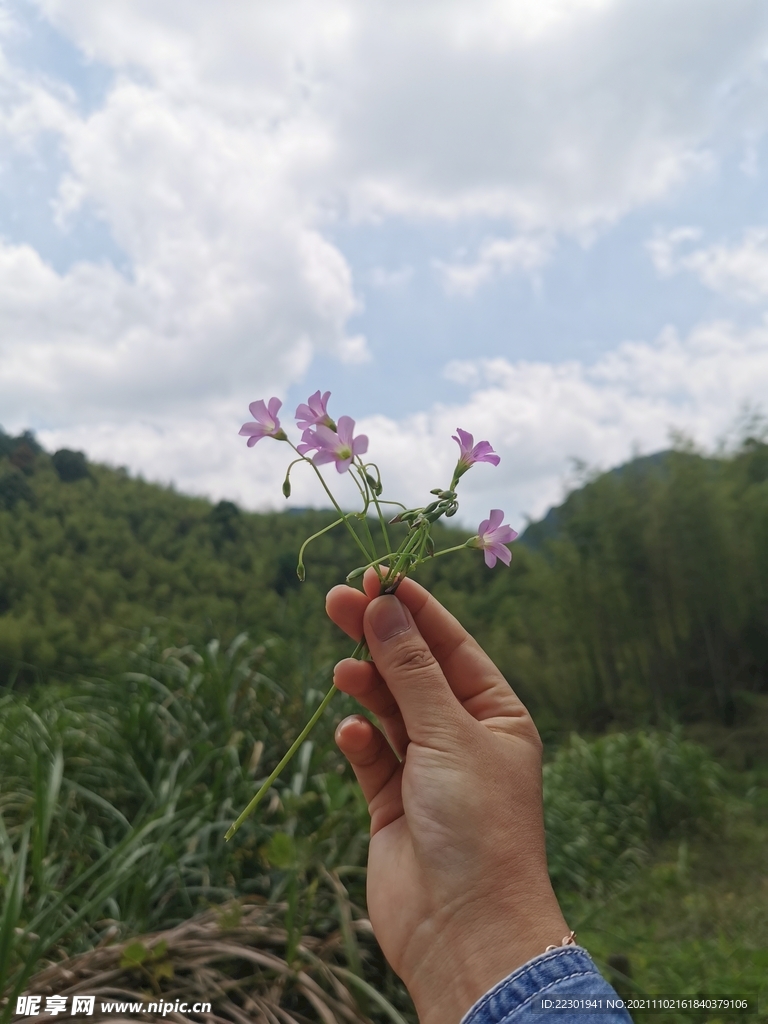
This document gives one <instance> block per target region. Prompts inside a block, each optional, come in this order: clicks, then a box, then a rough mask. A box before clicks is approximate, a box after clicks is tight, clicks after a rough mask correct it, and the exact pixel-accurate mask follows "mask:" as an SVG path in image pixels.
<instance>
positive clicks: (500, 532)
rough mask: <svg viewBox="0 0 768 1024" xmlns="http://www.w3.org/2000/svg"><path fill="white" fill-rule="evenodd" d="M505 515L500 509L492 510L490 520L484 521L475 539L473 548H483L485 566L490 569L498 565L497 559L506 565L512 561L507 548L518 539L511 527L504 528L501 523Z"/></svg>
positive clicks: (510, 553) (472, 544)
mask: <svg viewBox="0 0 768 1024" xmlns="http://www.w3.org/2000/svg"><path fill="white" fill-rule="evenodd" d="M503 518H504V513H503V512H502V511H501V509H500V508H493V509H491V515H490V518H489V519H484V520H483V521H482V523H480V525H479V526H478V528H477V537H475V538H473V539H474V543H472V542H470V543H471V546H472V547H475V548H482V549H483V551H484V553H485V564H486V565H487V566H488V568H489V569H492V568H493V567H494V565H496V559H497V558H500V559H501V560H502V562H503V563H504V565H509V563H510V562H511V561H512V552H511V551H510V550H509V548H508V547H507V544H511V543H512V541H513V540H514V539H515V537H517V533H516V531H515V530H513V529H512V527H511V526H502V525H501V521H502V519H503Z"/></svg>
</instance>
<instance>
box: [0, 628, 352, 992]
mask: <svg viewBox="0 0 768 1024" xmlns="http://www.w3.org/2000/svg"><path fill="white" fill-rule="evenodd" d="M266 654H267V652H266V650H265V649H264V647H259V646H254V645H253V644H251V643H249V642H248V641H247V640H246V639H245V637H242V636H241V637H238V638H236V640H235V641H234V642H233V643H232V644H231V645H230V647H229V648H228V649H227V650H222V649H221V648H220V647H219V645H218V642H217V641H213V642H212V643H210V644H208V645H207V646H205V647H204V648H203V649H202V650H199V651H196V650H194V649H192V648H191V647H187V648H184V649H181V650H179V649H174V648H166V649H163V648H162V646H161V645H160V643H159V641H158V640H157V639H156V638H153V637H149V636H147V637H145V640H144V642H143V643H142V644H141V645H140V647H139V649H138V651H137V652H136V655H135V657H134V659H133V661H132V664H131V666H130V670H129V671H127V672H121V673H118V674H116V675H115V676H114V677H112V678H104V679H101V680H98V681H82V682H81V683H79V684H78V686H77V687H76V688H72V689H70V690H67V689H61V688H57V687H52V686H47V687H42V688H40V689H39V690H38V691H37V692H36V693H35V694H34V695H33V697H32V698H26V697H24V696H23V695H19V696H16V695H14V694H8V695H6V696H5V697H4V698H3V699H2V704H1V705H0V778H2V780H3V789H2V795H0V870H2V872H3V878H2V879H1V880H2V882H3V883H4V886H3V887H4V889H5V897H4V906H3V910H2V917H1V918H0V991H3V990H5V991H7V992H9V993H10V994H11V996H13V995H14V994H15V993H17V992H19V991H21V990H22V989H23V985H24V981H25V979H26V978H27V977H28V976H29V974H30V973H31V971H32V970H33V969H34V968H35V966H36V965H37V964H38V963H39V962H40V960H41V959H42V958H52V959H57V958H60V957H61V954H62V952H63V951H64V950H66V951H67V952H73V951H76V950H78V949H85V948H89V947H90V946H93V945H96V944H97V943H98V942H99V941H102V940H103V939H104V937H105V935H107V936H108V937H109V936H112V937H114V936H116V935H123V934H128V935H130V934H135V933H140V932H145V931H149V930H152V929H155V928H159V927H161V926H165V927H167V926H169V925H172V924H175V923H178V922H179V921H182V920H184V919H186V918H188V917H189V916H190V915H191V914H193V913H194V912H195V911H196V910H199V909H200V908H204V907H205V906H207V905H209V904H210V903H211V902H215V903H220V902H222V901H225V900H227V899H229V898H231V897H233V896H235V895H249V896H254V895H255V896H260V897H261V898H263V899H269V900H270V901H273V902H274V901H276V900H278V899H280V898H281V897H282V898H284V899H286V900H287V902H288V905H289V908H290V911H291V913H290V915H289V919H288V922H287V925H288V933H289V947H288V951H289V953H290V952H291V950H295V949H296V944H297V942H298V939H299V937H300V935H301V934H302V931H303V929H304V928H305V927H307V925H308V924H310V923H311V926H312V928H313V930H314V934H321V935H322V934H325V933H328V932H329V931H332V930H333V929H334V928H339V927H341V928H342V931H344V927H343V926H342V925H341V924H340V923H339V915H340V913H341V911H340V902H341V901H340V898H339V885H341V881H340V879H341V877H342V876H343V875H344V873H345V871H348V870H350V869H352V877H353V881H354V880H355V878H359V872H358V875H355V870H354V869H359V866H360V865H361V864H363V863H364V861H365V855H366V849H367V820H366V811H365V806H364V803H363V802H362V798H361V796H360V794H359V791H358V789H357V787H356V786H354V785H352V784H350V783H348V782H346V781H345V780H344V779H343V778H342V777H341V776H340V774H339V772H338V770H337V769H338V768H339V767H340V761H339V755H338V754H337V752H336V750H335V746H334V745H333V742H332V738H331V737H332V729H333V727H334V723H333V722H330V721H328V722H326V723H324V724H323V726H321V727H320V728H319V729H318V737H317V738H318V741H322V743H323V744H324V745H323V746H322V748H321V749H319V750H314V749H313V748H312V746H311V745H309V744H308V745H306V746H305V747H304V749H303V752H302V753H303V756H301V757H300V765H299V770H298V771H297V773H296V774H295V775H294V777H293V779H292V780H291V783H290V785H288V786H286V787H285V788H284V789H283V790H282V791H281V792H279V793H278V792H277V791H274V792H273V798H272V802H271V804H270V805H269V807H268V808H267V809H266V810H265V811H264V812H263V813H262V814H261V815H260V816H259V818H258V819H255V820H254V821H252V822H250V823H249V824H248V826H247V827H244V828H243V830H242V833H241V836H240V837H239V841H238V843H237V844H225V843H224V832H225V830H226V828H227V827H228V825H229V824H230V823H231V821H232V818H233V817H234V814H235V808H236V807H238V806H239V805H240V804H242V803H243V802H244V801H245V800H246V799H247V798H248V797H249V796H250V794H251V793H252V792H253V788H254V786H255V785H256V782H257V779H258V777H259V774H260V773H261V772H262V771H266V770H268V769H269V768H270V767H271V766H272V765H273V764H274V763H275V762H276V760H277V759H278V758H279V756H280V754H281V753H282V750H283V748H284V745H285V742H286V739H290V737H291V735H292V733H295V732H296V731H298V727H299V725H300V723H301V722H302V721H303V719H304V717H305V715H306V711H307V708H311V707H312V705H313V703H314V702H315V701H316V700H317V699H318V697H319V694H318V693H317V692H316V691H315V690H313V689H312V688H311V687H307V688H306V689H305V690H304V691H303V692H293V693H287V692H285V691H284V690H283V689H282V688H281V687H279V686H277V685H276V684H275V683H273V682H272V681H271V680H270V679H269V678H268V677H267V676H265V675H264V674H263V673H262V672H261V670H260V669H261V663H262V662H263V661H264V660H265V656H266ZM344 706H345V705H344V700H340V701H339V707H338V709H337V710H338V711H339V712H342V711H343V710H344ZM337 721H338V719H337ZM342 770H343V766H342ZM286 850H287V851H288V852H287V854H286V853H285V851H286ZM280 851H282V853H281V852H280ZM333 872H335V877H336V883H337V884H334V883H333V880H331V881H329V873H333ZM357 888H358V890H359V882H358V887H357ZM356 900H357V901H358V903H359V902H360V901H361V900H362V891H361V890H359V891H358V892H357V893H356ZM348 904H349V901H347V904H345V906H347V909H346V910H345V911H344V913H345V914H348V913H349V912H350V911H349V909H348ZM355 906H357V903H356V904H355ZM355 913H356V914H357V915H358V917H360V916H362V915H363V911H362V910H360V909H359V908H358V909H356V910H355ZM345 924H346V921H345V922H344V925H345ZM345 937H346V939H348V940H349V941H348V942H347V944H346V947H345V948H347V951H348V955H349V959H348V961H347V962H348V964H351V965H352V966H354V965H355V963H356V956H357V960H358V961H359V955H358V954H356V952H355V950H356V947H355V944H354V937H353V934H352V932H350V931H349V930H348V929H347V932H346V936H345Z"/></svg>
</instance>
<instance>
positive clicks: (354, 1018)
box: [26, 902, 405, 1024]
mask: <svg viewBox="0 0 768 1024" xmlns="http://www.w3.org/2000/svg"><path fill="white" fill-rule="evenodd" d="M284 915H285V906H283V905H280V904H278V905H266V904H264V903H261V902H233V903H230V904H228V905H226V906H223V907H218V908H215V909H214V910H210V911H208V912H206V913H204V914H201V915H199V916H197V917H194V918H192V919H191V920H189V921H186V922H184V923H183V924H181V925H179V926H177V927H176V928H172V929H169V930H167V931H161V932H156V933H154V934H152V935H146V936H143V937H141V938H140V939H132V940H130V941H127V942H122V943H119V944H117V943H116V944H115V945H103V946H101V947H100V948H97V949H94V950H91V951H90V952H87V953H82V954H80V955H79V956H75V957H72V958H70V959H68V960H66V961H64V962H63V963H59V964H53V965H51V966H49V967H46V968H45V969H44V970H42V971H40V972H38V973H37V974H36V975H34V976H33V977H32V978H31V979H30V981H29V983H28V985H27V986H26V992H27V993H28V994H32V995H40V996H49V995H61V996H68V997H69V998H68V1000H67V1009H68V1010H70V1009H71V1006H72V1000H71V997H72V996H74V995H88V996H95V997H96V1006H95V1011H94V1015H93V1016H90V1017H83V1019H85V1020H89V1021H96V1020H108V1021H109V1022H110V1024H119V1022H120V1021H121V1020H142V1021H145V1022H146V1021H160V1020H165V1021H176V1022H179V1024H183V1022H187V1021H190V1022H192V1021H195V1022H199V1021H206V1022H211V1024H213V1022H216V1024H218V1022H222V1024H309V1022H311V1024H370V1018H369V1017H368V1016H366V1015H365V1013H364V1012H363V1010H362V1009H361V1005H360V1004H361V1001H364V1000H365V999H366V998H367V999H368V1000H370V1002H374V1003H376V1004H378V1005H377V1010H378V1011H379V1013H381V1012H382V1011H383V1012H384V1013H385V1014H386V1016H387V1017H388V1018H389V1019H390V1020H392V1021H393V1022H401V1024H405V1022H404V1021H403V1018H402V1017H401V1016H400V1015H399V1014H398V1013H397V1011H396V1010H395V1009H394V1007H391V1006H389V1004H386V1006H385V1005H384V1004H385V1003H386V1000H384V999H383V997H382V996H380V995H378V994H377V993H375V992H374V991H373V990H372V989H371V988H370V986H368V985H367V984H366V983H365V982H363V981H361V980H360V979H359V978H356V977H355V976H354V975H353V974H352V972H350V971H349V970H348V969H346V968H344V967H342V966H340V965H339V963H338V962H337V961H339V960H342V959H343V956H341V955H337V954H340V953H341V952H342V947H343V937H342V935H341V933H340V932H339V931H336V932H334V933H333V934H331V935H329V936H328V937H327V938H325V939H320V938H317V937H314V936H311V935H305V936H303V937H302V939H301V942H300V943H299V944H298V947H297V950H296V956H295V958H294V962H293V963H291V964H289V963H288V962H286V960H285V952H286V943H287V934H286V931H285V929H284V928H281V927H279V926H278V924H277V922H278V921H280V920H282V918H283V917H284ZM351 925H352V927H353V928H354V930H355V931H356V933H357V934H358V935H359V936H360V938H363V937H364V936H370V935H371V926H370V922H369V921H367V920H365V919H364V920H357V921H354V922H351ZM355 991H357V993H358V996H357V998H356V996H355V994H354V993H355ZM361 994H362V1000H361V998H360V995H361ZM176 1000H179V1001H184V1002H186V1003H187V1004H193V1003H195V1002H210V1003H211V1004H212V1010H211V1012H210V1013H199V1014H191V1013H181V1012H174V1011H170V1012H168V1013H167V1014H166V1015H165V1016H164V1015H163V1014H162V1012H154V1011H153V1012H152V1013H150V1012H142V1013H138V1014H137V1013H130V1012H128V1013H122V1014H121V1013H117V1012H112V1013H106V1012H105V1011H103V1010H102V1008H101V1003H102V1002H106V1001H112V1002H114V1001H125V1002H139V1001H143V1002H144V1005H145V1006H146V1005H147V1004H148V1003H149V1002H158V1001H161V1002H167V1003H173V1004H174V1005H175V1003H176ZM44 1006H45V1002H44V1001H43V1004H42V1007H44ZM56 1020H58V1017H56V1016H54V1015H49V1014H45V1013H41V1014H40V1015H39V1016H38V1017H36V1021H37V1022H38V1024H49V1022H54V1021H56Z"/></svg>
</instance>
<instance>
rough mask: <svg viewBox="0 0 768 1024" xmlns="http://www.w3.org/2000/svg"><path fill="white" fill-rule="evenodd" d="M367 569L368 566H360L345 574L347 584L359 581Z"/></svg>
mask: <svg viewBox="0 0 768 1024" xmlns="http://www.w3.org/2000/svg"><path fill="white" fill-rule="evenodd" d="M368 568H369V566H367V565H361V566H360V567H359V568H357V569H353V570H352V572H350V573H348V574H347V583H351V582H352V580H356V579H359V578H360V576H362V575H363V574H364V573H365V571H366V570H367V569H368Z"/></svg>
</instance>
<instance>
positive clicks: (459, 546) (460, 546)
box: [424, 537, 474, 561]
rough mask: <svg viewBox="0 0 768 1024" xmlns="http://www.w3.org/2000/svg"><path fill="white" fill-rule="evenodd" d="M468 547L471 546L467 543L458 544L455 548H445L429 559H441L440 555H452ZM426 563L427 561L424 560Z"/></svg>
mask: <svg viewBox="0 0 768 1024" xmlns="http://www.w3.org/2000/svg"><path fill="white" fill-rule="evenodd" d="M470 539H471V540H474V537H472V538H470ZM468 546H469V545H468V544H467V543H466V542H465V543H464V544H457V545H456V547H454V548H443V550H442V551H436V552H435V553H434V555H430V556H429V557H430V558H439V557H440V555H448V554H450V553H451V552H452V551H463V550H464V548H466V547H468ZM424 561H426V559H424Z"/></svg>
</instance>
